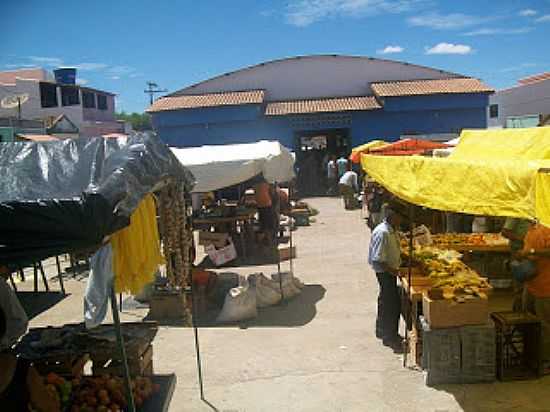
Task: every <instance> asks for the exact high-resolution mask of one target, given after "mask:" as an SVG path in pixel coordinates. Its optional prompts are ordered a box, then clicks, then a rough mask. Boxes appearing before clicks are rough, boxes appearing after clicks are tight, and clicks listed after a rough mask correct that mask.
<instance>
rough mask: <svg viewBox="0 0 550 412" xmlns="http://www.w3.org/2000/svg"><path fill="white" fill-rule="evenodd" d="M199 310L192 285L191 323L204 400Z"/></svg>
mask: <svg viewBox="0 0 550 412" xmlns="http://www.w3.org/2000/svg"><path fill="white" fill-rule="evenodd" d="M196 316H197V310H196V305H195V291H194V290H193V283H191V322H193V333H194V334H195V354H196V357H197V372H198V377H199V389H200V394H201V400H203V401H204V400H205V399H204V383H203V379H202V361H201V349H200V344H199V328H198V327H197V321H196Z"/></svg>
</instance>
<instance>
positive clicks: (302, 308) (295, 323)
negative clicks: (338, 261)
mask: <svg viewBox="0 0 550 412" xmlns="http://www.w3.org/2000/svg"><path fill="white" fill-rule="evenodd" d="M325 293H326V289H325V288H324V287H323V286H321V285H305V286H304V288H303V289H302V293H301V294H299V295H298V296H295V297H294V298H292V299H290V300H286V301H284V302H282V303H281V304H279V305H274V306H270V307H267V308H261V309H258V317H257V318H255V319H251V320H248V321H243V322H237V323H224V324H220V323H216V317H217V316H218V314H219V312H220V310H219V309H217V310H209V311H208V312H205V313H201V314H199V315H197V316H196V323H197V326H198V327H201V328H230V327H238V328H242V329H246V328H257V327H281V328H293V327H299V326H304V325H307V324H308V323H309V322H311V321H312V320H313V319H314V318H315V316H316V315H317V307H316V304H317V302H319V301H320V300H321V299H323V298H324V296H325Z"/></svg>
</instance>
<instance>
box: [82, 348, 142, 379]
mask: <svg viewBox="0 0 550 412" xmlns="http://www.w3.org/2000/svg"><path fill="white" fill-rule="evenodd" d="M126 357H127V360H128V369H129V370H130V374H131V375H132V376H144V375H146V376H149V375H152V374H153V346H152V345H149V346H148V347H147V348H146V349H145V351H144V352H143V353H142V354H141V355H139V356H136V354H135V353H127V354H126ZM92 373H93V374H94V375H103V374H111V375H117V376H121V375H122V374H123V373H124V367H123V364H122V361H121V360H120V356H119V354H118V353H116V354H115V353H113V354H112V356H107V357H106V356H104V354H99V355H98V354H95V355H92Z"/></svg>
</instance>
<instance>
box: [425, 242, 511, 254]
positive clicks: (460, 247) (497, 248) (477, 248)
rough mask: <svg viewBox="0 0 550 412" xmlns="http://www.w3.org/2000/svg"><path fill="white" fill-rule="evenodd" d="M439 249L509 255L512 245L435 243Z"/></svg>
mask: <svg viewBox="0 0 550 412" xmlns="http://www.w3.org/2000/svg"><path fill="white" fill-rule="evenodd" d="M433 246H434V247H436V248H438V249H451V250H456V251H458V252H488V253H507V252H510V250H511V249H510V245H468V244H463V243H434V244H433Z"/></svg>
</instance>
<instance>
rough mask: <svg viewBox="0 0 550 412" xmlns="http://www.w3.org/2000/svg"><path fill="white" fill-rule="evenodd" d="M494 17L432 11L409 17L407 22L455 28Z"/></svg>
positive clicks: (417, 24)
mask: <svg viewBox="0 0 550 412" xmlns="http://www.w3.org/2000/svg"><path fill="white" fill-rule="evenodd" d="M493 19H494V17H480V16H472V15H468V14H462V13H451V14H445V15H443V14H439V13H437V12H431V13H427V14H424V15H419V16H413V17H409V18H408V19H407V22H408V23H409V24H410V25H411V26H417V27H429V28H431V29H436V30H454V29H464V28H466V27H471V26H476V25H479V24H483V23H485V22H487V21H490V20H493Z"/></svg>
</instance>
